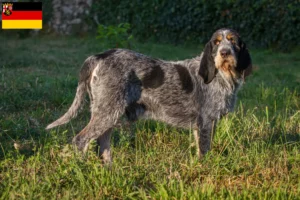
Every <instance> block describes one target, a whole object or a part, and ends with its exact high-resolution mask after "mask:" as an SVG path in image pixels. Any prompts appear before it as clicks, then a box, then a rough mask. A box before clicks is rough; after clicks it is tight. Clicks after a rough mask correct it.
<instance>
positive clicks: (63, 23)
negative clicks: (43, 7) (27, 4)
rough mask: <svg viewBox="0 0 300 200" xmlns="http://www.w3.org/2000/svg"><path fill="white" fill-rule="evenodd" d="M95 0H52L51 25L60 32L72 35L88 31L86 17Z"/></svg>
mask: <svg viewBox="0 0 300 200" xmlns="http://www.w3.org/2000/svg"><path fill="white" fill-rule="evenodd" d="M92 1H93V0H52V7H53V13H52V19H51V20H50V27H51V29H52V30H54V31H55V32H56V33H58V34H63V35H70V34H76V33H82V32H86V31H87V30H88V28H89V27H88V24H87V23H86V18H87V17H88V16H89V14H90V9H91V6H92Z"/></svg>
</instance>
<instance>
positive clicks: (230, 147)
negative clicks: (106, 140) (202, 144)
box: [0, 36, 300, 199]
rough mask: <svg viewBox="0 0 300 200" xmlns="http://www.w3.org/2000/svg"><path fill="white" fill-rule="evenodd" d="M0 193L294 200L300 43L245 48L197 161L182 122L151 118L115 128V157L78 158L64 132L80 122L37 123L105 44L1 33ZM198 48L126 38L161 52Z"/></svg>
mask: <svg viewBox="0 0 300 200" xmlns="http://www.w3.org/2000/svg"><path fill="white" fill-rule="evenodd" d="M0 40H1V46H0V50H1V52H2V53H1V59H0V198H1V199H300V198H299V196H300V183H299V180H300V125H299V124H300V101H299V96H300V87H299V85H300V84H299V83H300V70H299V69H300V59H299V57H300V50H299V49H297V50H295V51H293V52H291V53H288V54H284V53H279V52H272V51H271V50H253V49H251V54H252V57H253V63H254V69H255V70H254V72H253V74H252V76H251V77H249V79H248V80H247V82H246V84H245V85H244V87H243V88H242V90H241V91H240V93H239V101H238V102H237V105H236V109H235V112H234V113H231V114H229V115H228V116H227V117H225V118H224V119H223V120H222V121H221V122H220V124H219V126H218V128H217V132H216V135H215V138H214V141H213V148H212V151H210V152H209V153H208V154H207V156H206V157H205V158H204V159H203V160H201V161H200V162H199V161H198V160H197V157H196V154H195V147H194V146H193V145H192V143H193V138H192V135H191V133H190V131H189V130H182V129H176V128H173V127H170V126H167V125H165V124H163V123H158V122H154V121H139V122H137V123H136V124H135V125H134V127H133V132H134V133H135V134H132V133H131V132H132V131H130V129H129V128H128V127H127V126H126V125H124V126H122V128H120V129H116V130H115V131H114V134H113V138H112V147H113V158H114V163H113V166H112V168H111V170H109V169H107V168H105V167H103V166H102V165H101V162H100V161H99V159H98V158H97V156H96V155H95V153H94V152H93V151H92V148H91V150H90V151H89V152H88V155H87V156H86V157H84V158H82V157H80V156H78V155H75V154H74V153H73V151H72V149H71V148H70V145H69V144H70V140H71V138H72V137H73V136H74V135H75V134H76V133H78V131H80V130H81V129H82V128H83V127H84V125H85V124H86V123H87V122H88V120H89V113H88V108H86V109H85V110H84V111H83V113H82V114H80V115H79V116H78V117H77V118H76V119H74V120H72V122H71V123H69V124H67V125H65V126H62V127H59V128H58V129H56V130H52V131H50V132H46V131H45V130H44V127H45V126H46V125H47V124H48V123H49V122H51V121H53V120H55V119H57V118H58V117H59V116H60V115H61V114H63V113H64V112H65V111H66V110H67V108H68V107H69V106H70V104H71V102H72V100H73V98H74V94H75V88H76V86H77V74H78V71H79V69H80V65H81V64H82V62H83V61H84V59H85V58H86V57H87V56H89V55H91V54H93V53H97V52H101V51H103V50H104V48H105V47H104V45H102V44H99V43H98V42H97V41H96V40H95V39H93V38H90V39H89V38H59V39H58V38H54V37H39V38H29V39H23V40H19V39H13V38H4V37H3V36H0ZM201 49H202V47H201V46H193V47H184V46H176V47H175V46H172V45H164V44H138V43H137V44H135V47H134V50H136V51H139V52H142V53H145V54H148V55H151V56H153V57H159V58H163V59H174V60H177V59H185V58H190V57H193V56H195V55H197V54H199V53H200V52H201Z"/></svg>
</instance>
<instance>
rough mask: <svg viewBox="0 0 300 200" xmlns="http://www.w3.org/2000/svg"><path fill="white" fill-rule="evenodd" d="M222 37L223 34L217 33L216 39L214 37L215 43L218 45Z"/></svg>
mask: <svg viewBox="0 0 300 200" xmlns="http://www.w3.org/2000/svg"><path fill="white" fill-rule="evenodd" d="M222 39H223V36H222V35H217V37H216V39H215V41H214V42H215V44H216V45H219V44H220V42H221V41H222Z"/></svg>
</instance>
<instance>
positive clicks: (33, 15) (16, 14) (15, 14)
mask: <svg viewBox="0 0 300 200" xmlns="http://www.w3.org/2000/svg"><path fill="white" fill-rule="evenodd" d="M42 17H43V14H42V11H14V10H13V11H12V13H11V15H9V16H6V15H4V13H2V20H16V19H18V20H22V19H40V20H41V19H42Z"/></svg>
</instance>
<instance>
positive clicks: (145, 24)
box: [92, 0, 300, 50]
mask: <svg viewBox="0 0 300 200" xmlns="http://www.w3.org/2000/svg"><path fill="white" fill-rule="evenodd" d="M92 13H94V14H96V15H97V17H98V19H99V21H100V22H101V23H103V24H118V23H121V22H128V23H130V24H131V26H132V33H133V35H134V36H135V37H137V38H138V39H140V40H148V39H154V40H155V41H169V42H172V43H182V42H192V43H204V42H206V41H207V40H208V39H209V38H210V36H211V34H212V33H213V32H214V31H215V30H217V29H219V28H222V27H230V28H233V29H235V30H237V31H238V32H239V33H240V34H241V35H242V36H243V38H245V40H246V41H247V43H250V45H254V46H257V47H267V48H280V49H282V50H288V49H290V48H292V47H294V46H296V45H298V44H299V38H300V23H299V18H300V17H299V16H300V1H299V0H260V1H257V0H215V1H209V0H154V1H153V0H151V1H150V0H143V1H142V0H122V1H119V0H102V1H99V2H95V3H94V5H93V7H92Z"/></svg>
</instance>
